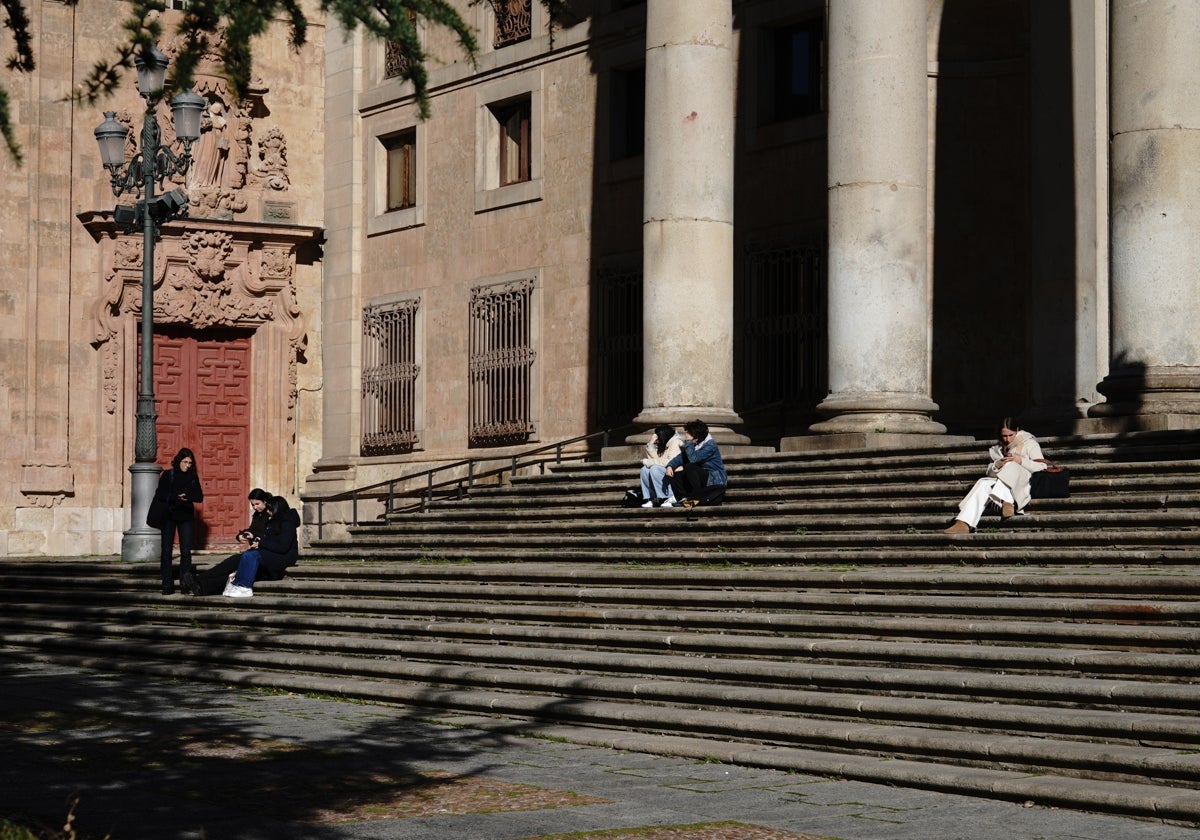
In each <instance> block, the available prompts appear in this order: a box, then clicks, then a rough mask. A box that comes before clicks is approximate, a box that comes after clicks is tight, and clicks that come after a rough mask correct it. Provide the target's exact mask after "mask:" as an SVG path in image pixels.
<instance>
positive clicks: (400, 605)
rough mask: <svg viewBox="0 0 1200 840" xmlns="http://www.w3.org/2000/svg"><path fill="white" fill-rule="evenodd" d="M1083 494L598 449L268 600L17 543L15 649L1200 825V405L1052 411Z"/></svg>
mask: <svg viewBox="0 0 1200 840" xmlns="http://www.w3.org/2000/svg"><path fill="white" fill-rule="evenodd" d="M1043 444H1044V446H1045V448H1046V450H1047V453H1048V455H1049V457H1052V458H1054V459H1055V460H1056V461H1058V462H1060V463H1062V464H1064V465H1066V466H1069V467H1070V468H1071V470H1072V497H1071V498H1070V499H1064V500H1038V501H1035V502H1034V503H1033V504H1032V505H1031V506H1030V509H1029V513H1028V514H1027V515H1025V516H1021V517H1017V518H1016V519H1015V520H1011V521H1010V522H1011V524H1010V523H1009V522H1006V523H1004V524H1003V525H1001V523H1000V521H999V519H998V518H990V519H989V518H985V519H984V521H983V522H982V523H981V526H982V527H981V528H980V530H979V531H978V532H977V533H975V534H972V535H969V536H956V537H949V536H946V535H944V534H941V533H940V529H941V528H943V527H945V526H946V524H947V523H948V522H949V520H950V519H951V517H952V516H953V513H954V512H955V510H956V503H957V501H958V499H959V498H960V497H961V496H962V494H963V493H964V492H965V491H966V489H967V488H968V487H969V486H970V483H971V482H972V481H973V480H974V479H975V478H976V477H977V476H978V475H979V473H980V470H981V460H982V455H981V451H982V449H983V448H984V446H982V445H976V446H929V447H925V448H921V449H917V450H910V451H907V452H905V453H873V454H863V453H861V452H834V453H824V454H820V455H815V454H813V455H800V454H789V455H775V456H771V457H758V456H755V457H747V458H740V459H739V458H730V459H728V460H729V466H730V475H731V485H730V493H729V501H728V502H727V503H726V504H725V505H723V506H721V507H719V508H700V509H693V510H684V509H673V510H641V509H632V510H630V509H622V508H620V507H619V506H618V502H619V499H620V497H621V495H622V493H623V491H624V489H625V488H627V487H629V486H632V485H634V484H635V483H636V471H635V470H634V469H632V468H631V467H630V466H629V465H613V464H608V463H602V464H581V465H570V466H564V467H561V468H558V469H555V470H554V471H553V472H551V473H549V474H547V475H544V476H530V477H522V478H518V479H516V480H514V481H513V482H512V483H511V485H509V486H502V487H486V488H478V489H477V490H476V491H475V492H474V493H473V495H472V498H470V499H469V500H466V501H462V502H452V503H451V502H448V503H442V504H439V505H436V506H435V507H434V508H433V509H432V510H431V511H429V512H427V513H424V514H402V515H394V516H393V517H391V518H390V519H389V520H387V521H384V522H380V523H378V524H373V525H364V526H360V527H357V528H354V529H352V534H351V536H350V538H349V539H347V540H343V541H334V540H332V539H331V540H327V541H325V542H319V543H317V544H315V545H312V546H310V547H309V548H308V550H307V552H306V554H305V555H304V558H303V560H302V562H301V565H300V566H298V567H297V568H296V569H295V570H294V574H292V575H291V576H290V577H289V578H288V579H287V580H285V581H282V582H278V583H268V584H263V585H261V586H260V587H259V588H258V589H257V590H256V592H257V594H256V596H255V597H254V598H253V599H252V600H250V601H244V602H231V601H229V600H226V599H222V598H204V599H200V598H185V597H182V596H176V597H174V598H169V599H164V598H162V597H161V596H159V595H158V594H157V592H156V589H157V568H152V567H150V566H148V565H147V564H132V565H131V564H123V563H119V562H108V561H102V562H87V563H85V562H70V561H51V560H33V561H31V560H23V561H17V560H13V559H8V560H5V561H0V602H2V603H3V607H2V608H0V655H4V656H7V657H15V658H20V659H26V660H27V659H40V660H49V661H54V662H61V663H69V664H76V665H83V666H87V667H99V668H110V669H121V670H127V671H135V672H146V673H155V674H165V675H173V676H176V677H181V678H191V679H204V680H217V681H221V682H227V683H234V684H241V685H258V686H274V687H278V688H283V689H288V690H292V691H305V692H323V693H328V694H334V695H341V696H346V697H351V698H365V699H369V700H375V701H385V702H395V703H402V704H405V705H408V706H413V707H417V708H420V709H424V710H427V713H428V714H429V715H430V716H431V717H436V718H437V719H439V720H445V721H450V722H454V723H463V724H469V725H475V726H503V727H506V728H508V729H510V730H515V731H524V732H529V733H538V734H542V735H544V736H547V737H559V738H565V739H568V740H572V741H581V742H587V743H597V744H607V745H612V746H615V747H620V748H628V749H637V750H643V751H653V752H668V753H673V754H679V755H686V756H694V757H697V758H711V759H718V760H721V761H729V762H737V763H742V764H749V765H757V766H769V767H775V768H784V769H794V770H796V771H799V772H804V773H809V774H818V775H834V776H846V777H850V778H855V779H862V780H869V781H875V782H886V783H892V784H897V785H906V786H917V787H925V788H932V789H937V790H949V791H955V792H959V793H969V794H975V795H980V796H988V797H997V798H1004V799H1010V800H1016V801H1032V802H1035V803H1037V804H1041V805H1053V806H1061V807H1071V808H1082V809H1088V810H1103V811H1113V812H1119V813H1125V814H1132V815H1137V816H1143V817H1149V818H1156V819H1163V820H1168V821H1178V822H1200V679H1197V674H1200V434H1192V433H1146V434H1134V435H1128V436H1105V437H1089V438H1071V439H1066V438H1063V439H1046V440H1044V441H1043Z"/></svg>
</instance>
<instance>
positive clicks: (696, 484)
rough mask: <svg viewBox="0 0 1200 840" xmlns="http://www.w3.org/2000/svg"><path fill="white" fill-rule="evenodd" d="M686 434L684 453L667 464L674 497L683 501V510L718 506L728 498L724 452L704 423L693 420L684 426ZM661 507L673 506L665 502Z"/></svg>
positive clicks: (727, 477)
mask: <svg viewBox="0 0 1200 840" xmlns="http://www.w3.org/2000/svg"><path fill="white" fill-rule="evenodd" d="M683 433H684V434H685V435H686V436H687V440H686V441H684V444H683V452H681V453H680V454H678V455H676V456H675V457H674V458H672V459H671V461H670V463H668V464H667V477H668V478H669V479H670V480H671V491H672V494H673V495H674V497H675V498H676V499H681V500H683V505H684V507H693V506H694V505H697V504H701V503H703V504H719V503H720V501H721V499H722V498H724V496H725V485H726V484H728V483H729V475H728V473H726V472H725V462H724V461H723V460H722V459H721V450H720V449H718V448H717V442H716V441H715V440H713V438H712V435H710V434H709V433H708V424H707V423H705V422H704V421H703V420H692V421H691V422H690V423H687V424H686V425H685V426H684V427H683ZM667 501H670V500H669V499H668V500H667ZM662 506H663V507H672V506H673V505H671V504H667V502H663V504H662Z"/></svg>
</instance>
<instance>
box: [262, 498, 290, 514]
mask: <svg viewBox="0 0 1200 840" xmlns="http://www.w3.org/2000/svg"><path fill="white" fill-rule="evenodd" d="M291 509H292V506H291V505H289V504H288V501H287V499H285V498H283V496H272V497H271V498H269V499H267V516H269V517H271V518H272V519H278V518H279V517H281V516H283V515H284V514H285V513H287V512H288V511H289V510H291Z"/></svg>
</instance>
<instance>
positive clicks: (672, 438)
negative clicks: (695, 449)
mask: <svg viewBox="0 0 1200 840" xmlns="http://www.w3.org/2000/svg"><path fill="white" fill-rule="evenodd" d="M682 448H683V438H681V437H679V435H678V434H677V433H676V431H675V430H674V429H673V428H671V427H670V426H659V427H658V428H657V429H655V430H654V431H653V432H652V433H651V434H650V439H649V440H648V441H646V457H645V458H643V459H642V473H641V478H642V498H643V499H645V500H646V501H645V502H643V503H642V507H644V508H648V507H654V503H655V502H656V501H657V502H658V503H660V504H663V505H664V507H672V506H674V504H675V497H674V496H673V495H671V484H670V482H668V481H667V464H668V463H670V461H671V459H672V458H674V457H675V456H676V455H678V454H679V453H680V451H681V450H682Z"/></svg>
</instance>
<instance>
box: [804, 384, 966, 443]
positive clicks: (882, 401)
mask: <svg viewBox="0 0 1200 840" xmlns="http://www.w3.org/2000/svg"><path fill="white" fill-rule="evenodd" d="M937 410H938V406H937V403H935V402H934V401H933V400H931V399H929V397H927V396H925V395H923V394H888V393H878V392H870V393H841V394H830V395H829V396H828V397H826V398H825V399H824V400H823V401H822V402H821V404H820V405H819V406H817V411H819V412H821V413H822V414H827V415H832V416H831V417H830V418H829V419H828V420H822V421H821V422H820V423H814V424H813V425H812V426H809V429H808V430H809V431H810V432H812V433H813V434H818V435H844V434H874V435H944V434H945V433H946V427H945V426H943V425H942V424H941V423H937V422H935V421H934V420H933V419H932V418H931V417H930V415H931V414H932V413H933V412H935V411H937Z"/></svg>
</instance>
